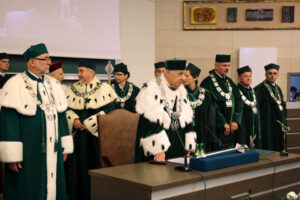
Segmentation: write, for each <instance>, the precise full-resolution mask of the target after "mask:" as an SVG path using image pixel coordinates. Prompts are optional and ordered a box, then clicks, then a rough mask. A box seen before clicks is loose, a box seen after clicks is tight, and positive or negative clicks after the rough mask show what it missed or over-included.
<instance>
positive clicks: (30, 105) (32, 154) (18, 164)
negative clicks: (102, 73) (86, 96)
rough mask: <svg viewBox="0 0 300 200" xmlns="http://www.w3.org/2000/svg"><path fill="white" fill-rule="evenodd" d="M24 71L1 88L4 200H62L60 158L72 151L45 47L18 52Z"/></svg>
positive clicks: (61, 98) (0, 153)
mask: <svg viewBox="0 0 300 200" xmlns="http://www.w3.org/2000/svg"><path fill="white" fill-rule="evenodd" d="M23 56H24V58H25V60H26V62H27V70H26V71H25V72H24V73H21V74H18V75H16V76H14V77H12V78H11V79H9V81H8V82H7V83H6V84H5V86H4V87H3V91H2V92H3V96H2V98H1V100H0V105H1V119H2V120H1V125H0V128H1V135H0V159H1V161H2V162H4V163H6V166H5V181H4V182H5V183H4V184H5V187H4V199H7V200H9V199H12V200H15V199H24V200H33V199H46V200H55V199H56V200H66V199H67V194H66V184H65V173H64V164H63V154H69V153H72V152H73V139H72V136H70V135H69V131H68V123H67V119H66V113H65V111H66V109H67V107H68V104H67V100H66V97H65V94H64V92H63V90H62V88H61V85H60V84H59V83H58V81H57V80H55V79H54V78H52V77H50V76H48V75H45V74H46V73H48V70H49V65H50V64H51V60H50V58H49V54H48V51H47V48H46V46H45V45H44V44H37V45H33V46H31V47H30V48H28V49H27V50H26V51H25V52H24V54H23Z"/></svg>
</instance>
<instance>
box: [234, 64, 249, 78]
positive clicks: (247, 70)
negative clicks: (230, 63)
mask: <svg viewBox="0 0 300 200" xmlns="http://www.w3.org/2000/svg"><path fill="white" fill-rule="evenodd" d="M236 71H237V73H238V75H239V76H240V75H241V74H242V73H245V72H252V70H251V68H250V67H249V66H248V65H246V66H244V67H240V68H238V69H237V70H236Z"/></svg>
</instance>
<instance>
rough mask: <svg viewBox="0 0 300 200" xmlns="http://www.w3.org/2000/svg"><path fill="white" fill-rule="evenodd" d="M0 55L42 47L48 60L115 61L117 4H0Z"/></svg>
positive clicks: (55, 0) (45, 0)
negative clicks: (67, 58)
mask: <svg viewBox="0 0 300 200" xmlns="http://www.w3.org/2000/svg"><path fill="white" fill-rule="evenodd" d="M0 3H1V7H0V51H2V52H3V51H4V52H7V53H10V54H22V53H23V52H24V50H25V49H27V48H28V47H29V46H30V45H32V44H37V43H41V42H43V43H45V44H46V45H47V47H48V50H49V52H50V54H51V56H59V57H79V58H97V59H119V58H120V57H121V55H120V54H121V53H120V31H119V0H50V1H49V0H0Z"/></svg>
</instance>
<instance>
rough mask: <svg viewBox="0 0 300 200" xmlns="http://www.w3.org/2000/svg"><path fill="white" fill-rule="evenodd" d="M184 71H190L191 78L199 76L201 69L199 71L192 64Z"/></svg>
mask: <svg viewBox="0 0 300 200" xmlns="http://www.w3.org/2000/svg"><path fill="white" fill-rule="evenodd" d="M186 70H190V72H191V75H193V76H199V75H200V72H201V69H199V68H198V67H197V66H196V65H194V64H193V63H189V64H188V66H187V68H186Z"/></svg>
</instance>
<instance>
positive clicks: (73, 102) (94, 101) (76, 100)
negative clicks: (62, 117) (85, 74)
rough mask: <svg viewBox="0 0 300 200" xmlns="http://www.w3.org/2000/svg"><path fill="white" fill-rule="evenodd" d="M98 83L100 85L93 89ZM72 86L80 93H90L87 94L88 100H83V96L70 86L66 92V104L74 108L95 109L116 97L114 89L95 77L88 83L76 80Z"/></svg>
mask: <svg viewBox="0 0 300 200" xmlns="http://www.w3.org/2000/svg"><path fill="white" fill-rule="evenodd" d="M99 84H101V86H100V87H99V88H98V89H97V90H95V89H96V87H97V85H99ZM72 86H73V87H74V88H75V89H76V91H77V92H78V93H80V94H81V95H82V94H87V93H91V94H90V95H88V94H87V96H86V99H88V101H85V98H84V97H83V96H78V94H77V95H76V94H75V93H74V92H73V90H72V89H71V88H70V89H69V90H68V91H67V92H66V96H67V100H68V105H69V107H70V108H72V109H75V110H83V109H97V108H100V107H102V106H105V105H107V104H109V103H111V102H113V101H114V100H115V99H116V98H117V94H116V93H115V91H114V89H113V88H112V87H111V86H110V85H108V84H107V83H104V82H101V81H99V80H98V79H97V78H94V79H93V80H92V81H91V82H90V83H89V84H83V83H81V82H80V81H78V82H76V83H74V84H73V85H72ZM94 90H95V91H94Z"/></svg>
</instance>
